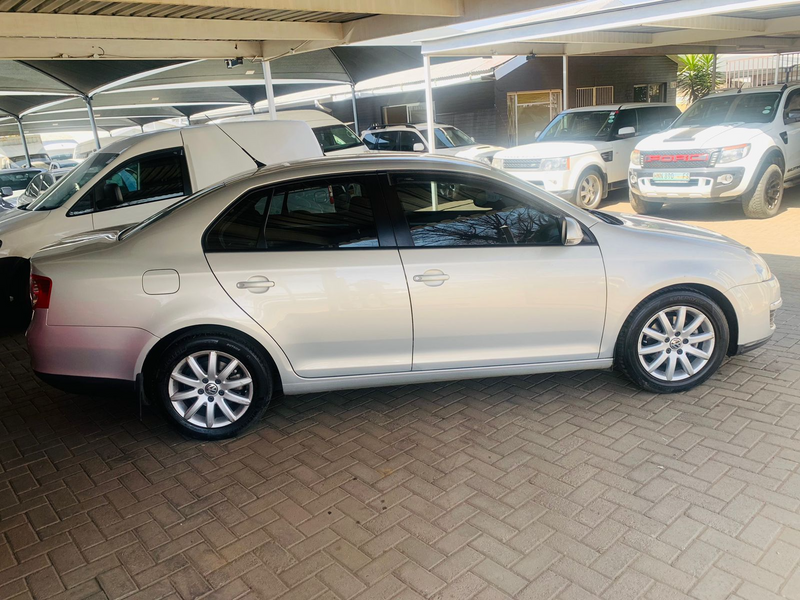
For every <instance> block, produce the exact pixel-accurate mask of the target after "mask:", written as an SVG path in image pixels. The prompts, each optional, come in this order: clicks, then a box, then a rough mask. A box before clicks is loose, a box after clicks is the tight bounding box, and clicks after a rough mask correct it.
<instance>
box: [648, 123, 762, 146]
mask: <svg viewBox="0 0 800 600" xmlns="http://www.w3.org/2000/svg"><path fill="white" fill-rule="evenodd" d="M760 133H761V130H760V129H758V128H754V127H745V126H742V125H739V126H735V125H717V126H714V127H680V128H678V129H668V130H666V131H662V132H661V133H657V134H655V135H651V136H650V137H647V138H645V139H643V140H642V141H641V142H639V144H638V145H637V146H636V147H637V148H638V149H639V150H645V151H648V150H672V149H683V148H691V149H701V148H702V149H705V148H719V147H722V146H735V145H737V144H746V143H747V142H749V141H750V140H752V139H753V138H755V137H756V136H757V135H759V134H760Z"/></svg>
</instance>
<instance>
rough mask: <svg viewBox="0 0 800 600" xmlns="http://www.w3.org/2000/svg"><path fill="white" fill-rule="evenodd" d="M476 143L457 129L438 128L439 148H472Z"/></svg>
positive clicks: (437, 142) (437, 141) (437, 143)
mask: <svg viewBox="0 0 800 600" xmlns="http://www.w3.org/2000/svg"><path fill="white" fill-rule="evenodd" d="M474 143H475V140H473V139H472V138H471V137H469V136H468V135H467V134H466V133H464V132H463V131H461V130H460V129H457V128H456V127H437V128H436V147H437V148H458V147H460V146H471V145H472V144H474Z"/></svg>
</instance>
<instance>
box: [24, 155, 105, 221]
mask: <svg viewBox="0 0 800 600" xmlns="http://www.w3.org/2000/svg"><path fill="white" fill-rule="evenodd" d="M117 156H119V155H118V154H111V153H107V152H101V153H97V154H93V155H92V156H91V157H89V158H87V159H86V160H85V161H84V162H82V163H81V164H79V165H78V166H77V167H75V168H74V169H73V170H72V171H70V173H69V175H67V176H66V177H64V178H62V179H61V180H60V181H59V182H58V183H57V184H56V185H54V186H53V187H51V188H50V189H48V190H47V192H45V193H44V194H42V195H40V196H39V197H38V198H36V200H34V201H33V202H31V203H30V204H27V205H25V206H24V207H22V206H21V207H20V208H24V209H25V210H53V209H55V208H58V207H60V206H63V205H64V203H65V202H67V200H69V199H70V198H72V197H73V196H74V195H75V194H77V193H78V192H79V191H80V190H81V189H82V188H83V186H85V185H86V184H87V183H89V181H91V179H92V178H93V177H94V176H95V175H97V174H98V173H99V172H100V171H102V170H103V169H104V168H105V167H106V166H107V165H108V164H109V163H110V162H111V161H112V160H114V159H115V158H117Z"/></svg>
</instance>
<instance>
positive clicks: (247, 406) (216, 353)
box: [155, 334, 273, 440]
mask: <svg viewBox="0 0 800 600" xmlns="http://www.w3.org/2000/svg"><path fill="white" fill-rule="evenodd" d="M267 364H268V363H267V361H266V360H265V359H264V357H263V356H262V352H261V351H260V350H259V349H258V348H255V347H253V346H252V345H251V344H250V343H249V342H246V341H245V340H240V339H238V338H236V337H234V336H232V335H230V334H196V335H193V336H190V337H187V338H182V339H180V340H178V341H176V342H175V343H173V344H172V345H171V346H170V347H169V348H168V349H167V350H166V351H165V352H164V354H163V355H162V356H161V358H160V359H159V367H158V369H157V371H156V374H155V390H156V394H157V397H158V400H159V404H160V406H161V408H162V409H163V410H164V411H165V413H166V415H167V417H168V418H169V419H170V421H171V422H172V423H173V424H174V425H176V426H177V427H178V428H179V429H180V430H181V431H182V432H183V433H185V434H186V435H188V436H190V437H194V438H198V439H204V440H219V439H224V438H228V437H232V436H234V435H236V434H238V433H239V432H240V431H241V430H243V429H244V428H245V427H247V426H248V425H250V424H251V423H253V422H254V421H256V420H257V419H258V418H259V417H260V416H261V415H262V414H263V413H264V411H265V410H266V408H267V406H268V405H269V401H270V399H271V397H272V387H273V385H272V377H271V376H270V373H269V370H268V368H267V367H266V365H267Z"/></svg>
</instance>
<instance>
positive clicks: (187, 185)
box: [67, 146, 192, 217]
mask: <svg viewBox="0 0 800 600" xmlns="http://www.w3.org/2000/svg"><path fill="white" fill-rule="evenodd" d="M175 152H177V153H178V156H179V157H180V162H181V173H182V175H183V197H184V198H185V197H186V196H190V195H191V194H192V182H191V178H190V177H189V165H188V163H187V162H186V153H185V152H184V150H183V146H176V147H174V148H162V149H160V150H153V151H151V152H145V153H143V154H137V155H136V156H132V157H131V158H129V159H128V160H126V161H125V162H123V163H120V164H119V165H118V166H116V167H113V168H112V169H111V170H110V171H108V172H107V173H106V175H103V176H102V178H101V179H100V180H98V181H97V182H95V184H94V185H92V186H91V187H90V188H87V189H86V191H85V192H84V193H83V194H82V195H81V197H80V198H78V199H77V200H76V201H75V202H73V203H72V207H71V208H70V209H69V211H67V216H68V217H82V216H85V215H93V214H95V213H102V212H109V211H112V210H119V209H121V208H130V207H133V206H140V205H142V204H149V203H150V202H160V200H145V201H142V202H137V203H136V204H124V205H122V206H115V207H113V208H104V209H100V210H98V209H97V205H96V203H95V199H94V190H95V188H96V187H97V186H98V185H100V184H101V183H102V182H104V181H105V180H106V178H107V177H108V174H110V173H117V172H119V171H120V170H122V169H124V168H126V167H127V166H128V165H130V164H132V163H135V162H138V161H142V160H144V159H147V158H153V157H158V156H160V155H165V156H166V155H169V154H173V153H175ZM112 162H113V161H112ZM87 194H91V195H92V196H91V203H92V210H90V211H81V212H79V213H76V212H74V211H75V207H76V206H78V204H80V202H81V200H83V199H84V198H85V197H86V195H87ZM178 198H179V197H178V196H175V197H174V199H175V200H176V201H177V200H178ZM171 199H172V198H163V200H171Z"/></svg>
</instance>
